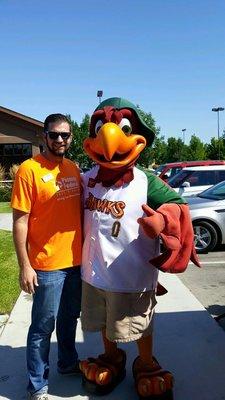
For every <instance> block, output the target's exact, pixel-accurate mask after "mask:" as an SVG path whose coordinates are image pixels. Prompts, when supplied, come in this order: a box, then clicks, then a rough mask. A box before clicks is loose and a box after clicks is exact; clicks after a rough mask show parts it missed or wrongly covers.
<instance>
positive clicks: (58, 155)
mask: <svg viewBox="0 0 225 400" xmlns="http://www.w3.org/2000/svg"><path fill="white" fill-rule="evenodd" d="M46 145H47V148H48V150H49V151H50V153H52V154H53V155H54V156H56V157H63V156H64V155H65V152H66V148H65V147H64V151H63V152H58V151H57V150H54V149H51V147H50V146H49V145H48V143H46Z"/></svg>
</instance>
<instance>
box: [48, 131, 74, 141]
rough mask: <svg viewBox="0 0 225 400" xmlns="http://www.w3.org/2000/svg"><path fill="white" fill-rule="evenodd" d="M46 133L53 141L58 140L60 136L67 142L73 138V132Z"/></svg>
mask: <svg viewBox="0 0 225 400" xmlns="http://www.w3.org/2000/svg"><path fill="white" fill-rule="evenodd" d="M45 133H46V135H48V136H49V138H50V139H52V140H56V139H58V137H59V136H61V138H62V139H63V140H67V139H69V137H70V136H71V132H53V131H46V132H45Z"/></svg>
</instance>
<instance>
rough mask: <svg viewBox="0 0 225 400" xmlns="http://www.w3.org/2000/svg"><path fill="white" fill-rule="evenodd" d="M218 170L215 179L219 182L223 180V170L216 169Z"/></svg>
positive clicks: (224, 178)
mask: <svg viewBox="0 0 225 400" xmlns="http://www.w3.org/2000/svg"><path fill="white" fill-rule="evenodd" d="M217 172H218V176H217V180H216V182H218V183H219V182H221V181H225V170H224V171H217Z"/></svg>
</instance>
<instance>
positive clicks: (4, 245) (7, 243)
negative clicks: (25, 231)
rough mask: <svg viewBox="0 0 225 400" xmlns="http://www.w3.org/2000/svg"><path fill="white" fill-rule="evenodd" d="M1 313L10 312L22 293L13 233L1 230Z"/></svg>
mask: <svg viewBox="0 0 225 400" xmlns="http://www.w3.org/2000/svg"><path fill="white" fill-rule="evenodd" d="M0 243H1V246H0V282H1V284H0V314H9V313H10V312H11V311H12V308H13V306H14V304H15V302H16V300H17V298H18V296H19V294H20V287H19V281H18V272H19V268H18V264H17V258H16V253H15V250H14V245H13V239H12V233H11V232H9V231H5V230H0Z"/></svg>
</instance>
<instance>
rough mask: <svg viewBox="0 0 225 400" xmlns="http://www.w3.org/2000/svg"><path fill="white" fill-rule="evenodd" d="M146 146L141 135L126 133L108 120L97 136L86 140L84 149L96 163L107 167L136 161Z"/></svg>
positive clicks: (116, 166) (120, 165)
mask: <svg viewBox="0 0 225 400" xmlns="http://www.w3.org/2000/svg"><path fill="white" fill-rule="evenodd" d="M145 146H146V139H145V138H144V137H143V136H141V135H133V134H130V135H128V136H127V135H126V134H125V133H124V132H123V130H122V129H121V128H120V127H119V126H118V125H116V124H114V123H113V122H107V123H106V124H104V125H103V126H102V127H101V128H100V129H99V131H98V133H97V136H96V137H95V138H91V137H89V138H87V139H85V141H84V149H85V151H86V152H87V153H88V155H89V156H90V157H91V158H92V160H94V161H95V162H96V163H98V164H101V165H103V166H106V167H107V168H118V167H122V166H124V165H127V164H130V163H131V162H133V161H135V160H136V158H137V157H138V156H139V154H140V152H141V151H142V150H143V149H144V148H145Z"/></svg>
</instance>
